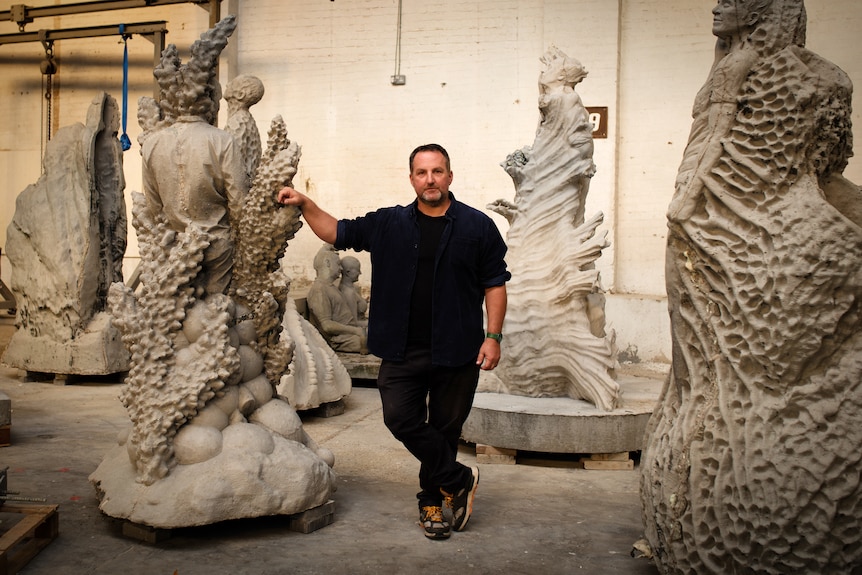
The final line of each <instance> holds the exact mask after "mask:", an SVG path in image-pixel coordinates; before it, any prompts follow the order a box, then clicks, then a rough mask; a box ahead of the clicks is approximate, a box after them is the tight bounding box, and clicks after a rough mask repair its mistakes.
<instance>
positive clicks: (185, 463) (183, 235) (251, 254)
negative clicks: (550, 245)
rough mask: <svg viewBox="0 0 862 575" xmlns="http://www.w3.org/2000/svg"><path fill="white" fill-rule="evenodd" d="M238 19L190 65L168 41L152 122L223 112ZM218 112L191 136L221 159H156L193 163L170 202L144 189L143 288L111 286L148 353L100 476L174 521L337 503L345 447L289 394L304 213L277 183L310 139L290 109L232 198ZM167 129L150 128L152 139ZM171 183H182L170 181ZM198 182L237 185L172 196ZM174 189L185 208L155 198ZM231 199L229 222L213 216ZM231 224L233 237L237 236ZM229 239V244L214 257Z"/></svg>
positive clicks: (140, 207)
mask: <svg viewBox="0 0 862 575" xmlns="http://www.w3.org/2000/svg"><path fill="white" fill-rule="evenodd" d="M235 25H236V23H235V18H234V17H233V16H228V17H227V18H225V19H224V20H222V21H221V22H220V23H219V24H218V25H216V27H215V28H214V29H213V30H210V31H208V32H206V33H204V35H203V36H202V37H201V39H200V41H199V42H196V43H195V45H194V46H193V47H192V51H191V53H192V56H191V59H190V61H189V63H188V64H187V65H184V66H180V65H179V60H178V58H177V57H176V48H175V47H173V46H169V47H168V48H167V49H166V50H165V51H164V52H163V54H162V63H161V65H160V66H159V67H157V68H156V71H155V74H156V77H157V78H158V79H159V84H160V86H161V88H162V94H161V98H160V101H159V104H158V105H157V106H156V107H155V108H151V109H150V110H151V111H152V110H155V111H157V112H158V115H157V118H158V119H156V120H155V121H152V122H149V123H147V124H146V125H147V126H148V127H151V129H154V130H157V131H159V130H170V129H171V126H172V125H173V124H172V123H171V119H172V118H173V120H174V121H177V122H183V121H184V120H183V119H182V118H183V117H184V116H188V115H190V114H197V115H198V117H199V118H202V119H206V118H212V117H214V116H213V110H214V109H215V108H216V107H215V106H214V104H213V103H212V102H211V101H210V99H211V98H213V97H214V95H215V94H217V93H218V90H217V88H216V87H214V86H213V84H212V83H213V82H214V81H215V80H214V76H213V70H214V63H215V60H216V59H217V57H218V54H219V53H220V52H221V50H222V49H223V48H224V46H225V45H226V43H227V39H228V37H229V36H230V34H231V33H232V32H233V30H234V27H235ZM206 126H209V124H207V123H206V122H201V123H200V125H199V126H198V127H196V128H194V131H193V132H189V133H187V134H184V135H183V137H185V136H188V135H189V134H195V135H197V136H199V137H200V138H201V139H200V140H199V141H196V142H192V143H191V144H190V145H197V146H200V147H201V148H202V149H206V150H209V151H210V153H211V154H213V156H214V157H213V158H212V159H211V160H209V163H201V164H200V165H174V164H172V163H171V159H170V156H165V155H162V154H145V155H144V157H145V161H146V160H150V161H154V162H155V164H154V165H146V164H145V170H147V169H149V170H151V171H152V172H154V173H158V174H163V173H164V171H168V170H176V171H179V170H184V172H183V177H182V178H175V177H173V176H170V177H166V178H160V179H159V180H158V183H159V184H161V187H157V188H154V189H152V190H150V192H151V194H158V195H159V198H158V200H160V202H159V201H156V202H154V201H151V199H150V198H148V199H145V198H144V196H143V195H142V194H135V195H134V201H135V205H134V210H133V215H134V221H133V223H134V224H135V229H136V230H137V232H138V242H139V246H140V250H141V289H140V291H139V292H133V291H132V290H131V289H129V288H128V287H127V286H124V285H122V284H120V283H115V284H114V285H112V286H111V290H110V298H109V299H110V306H111V313H112V315H113V318H114V323H115V324H116V325H117V326H118V327H119V328H120V330H121V331H122V334H123V341H124V343H126V345H127V346H128V347H129V349H130V350H131V355H132V362H131V363H132V367H131V369H130V371H129V377H128V378H127V381H126V385H125V386H124V389H123V391H122V393H121V396H120V399H121V400H122V402H123V404H124V405H125V407H126V409H127V411H128V413H129V417H130V419H131V424H132V425H131V429H130V430H128V431H124V432H123V433H121V434H120V437H119V438H118V446H117V447H116V448H114V449H113V450H112V451H110V452H109V453H108V454H107V455H106V456H105V458H104V459H103V461H102V463H101V464H100V465H99V467H98V468H97V469H96V471H95V472H93V474H92V475H91V476H90V481H91V482H92V483H93V484H94V485H95V486H96V488H97V489H98V491H99V495H100V497H101V504H100V508H101V510H102V511H103V512H105V513H106V514H108V515H111V516H113V517H118V518H122V519H127V520H129V521H132V522H134V523H140V524H145V525H150V526H153V527H159V528H174V527H183V526H191V525H203V524H208V523H215V522H219V521H224V520H228V519H238V518H244V517H258V516H267V515H276V514H281V515H290V514H295V513H299V512H302V511H305V510H307V509H311V508H314V507H318V506H320V505H323V504H325V503H326V502H327V501H329V499H330V497H331V495H332V492H333V491H334V478H335V476H334V473H333V472H332V470H331V466H332V464H333V456H332V453H331V452H329V451H328V450H326V449H323V448H320V447H319V446H318V445H317V444H316V443H315V442H314V441H313V440H312V439H311V438H310V437H309V436H308V435H307V434H306V433H305V430H304V429H303V427H302V421H301V420H300V419H299V417H298V415H297V414H296V411H295V410H294V408H293V407H292V406H291V405H290V404H289V403H288V402H287V401H285V400H284V398H282V397H279V396H277V395H276V394H275V383H276V382H278V380H279V378H280V377H281V376H282V374H284V373H285V372H286V371H287V368H288V365H290V363H291V361H292V359H293V351H294V343H293V341H292V340H291V339H290V338H289V337H282V328H281V318H282V316H283V314H284V312H285V309H286V307H287V294H288V289H289V284H288V282H287V280H286V278H285V277H284V275H283V274H282V273H281V272H280V271H279V270H278V261H279V259H280V258H281V256H283V255H284V251H285V247H286V244H287V240H289V239H292V238H293V237H294V235H295V233H296V231H297V230H298V229H299V227H300V225H301V224H300V221H299V213H298V210H296V209H293V208H282V207H280V206H279V205H278V204H276V202H275V200H274V198H275V193H276V192H277V190H278V189H279V188H280V186H282V185H284V183H285V182H290V181H291V179H292V177H293V176H294V175H295V174H296V166H297V163H298V161H299V156H300V149H299V146H298V145H296V144H295V143H293V142H291V141H290V140H289V139H288V138H287V131H286V129H285V127H284V123H283V121H282V120H281V118H276V119H275V120H274V121H273V123H272V127H271V129H270V134H269V140H268V147H267V150H266V153H265V154H264V155H263V157H262V158H261V163H260V165H259V167H258V169H257V172H256V177H255V181H254V185H253V186H252V188H251V190H249V191H248V193H247V194H246V195H244V196H242V197H230V195H229V193H228V192H226V190H225V187H226V186H227V185H229V184H228V183H226V182H225V181H223V180H220V179H219V178H218V177H217V176H216V174H219V173H222V172H227V171H229V170H230V169H231V167H230V166H222V165H218V162H219V161H225V162H227V161H230V159H231V158H234V159H238V156H236V155H224V154H222V151H223V150H225V149H226V148H225V147H223V146H222V144H223V143H224V142H225V140H224V137H227V139H228V141H229V142H233V138H232V137H231V136H229V135H227V134H226V133H225V132H222V131H220V130H217V129H216V128H214V127H212V126H210V128H211V129H207V128H206ZM159 138H160V134H158V133H157V134H149V135H147V136H145V137H144V138H143V141H144V147H145V148H147V147H149V146H153V145H155V143H157V142H158V141H159ZM166 145H167V144H166ZM228 145H230V144H228ZM166 158H167V159H166ZM179 159H180V158H179V157H175V160H174V161H179ZM207 178H211V179H207ZM243 179H244V177H243ZM164 182H169V183H174V182H176V183H177V184H176V185H177V187H176V188H170V187H167V188H168V189H165V188H166V186H164ZM184 186H188V187H189V189H194V190H196V191H200V190H205V189H206V190H208V189H212V190H214V191H216V192H217V193H219V195H220V196H221V199H220V198H219V197H216V196H209V197H208V199H209V200H210V201H212V202H214V205H212V206H208V205H206V204H199V205H193V204H192V203H190V202H185V203H184V202H181V201H175V200H176V199H175V198H170V197H168V195H169V194H182V193H183V190H184V189H186V188H185V187H184ZM151 197H152V196H151ZM191 197H192V196H191V195H189V196H188V197H187V199H188V198H191ZM197 199H198V200H200V197H199V198H197ZM169 202H173V203H172V204H171V206H172V208H173V209H172V210H165V211H164V212H163V211H162V210H154V209H153V207H154V205H156V206H158V205H164V204H165V203H169ZM225 210H227V213H226V218H227V219H228V221H229V222H230V224H231V225H230V227H229V233H230V235H229V237H228V236H226V235H225V233H224V229H223V227H213V226H211V225H210V224H211V223H212V222H213V221H217V222H220V220H219V218H218V217H215V218H212V217H211V216H212V215H213V214H216V216H218V215H219V214H222V213H223V212H224V211H225ZM172 212H173V213H172ZM171 216H175V217H171ZM178 223H179V224H180V225H178ZM219 226H220V224H219ZM177 228H179V229H177ZM226 237H227V239H230V240H231V243H232V244H233V247H232V249H229V250H228V249H225V246H226V245H227V244H225V243H224V240H225V239H226ZM216 241H218V242H221V243H219V244H218V245H217V246H216V250H212V249H211V248H212V247H213V243H214V242H216ZM214 252H215V253H217V254H218V255H219V257H217V258H211V257H210V256H212V255H213V253H214ZM214 269H216V270H220V271H219V273H218V274H213V273H212V272H213V270H214ZM221 270H225V271H227V278H229V279H228V281H229V284H228V285H227V286H226V287H225V293H221V292H219V291H217V289H216V288H217V287H218V285H219V284H220V283H221V280H220V279H219V278H223V277H224V276H223V274H222V273H221ZM201 278H203V280H202V279H201ZM216 279H219V281H214V280H216Z"/></svg>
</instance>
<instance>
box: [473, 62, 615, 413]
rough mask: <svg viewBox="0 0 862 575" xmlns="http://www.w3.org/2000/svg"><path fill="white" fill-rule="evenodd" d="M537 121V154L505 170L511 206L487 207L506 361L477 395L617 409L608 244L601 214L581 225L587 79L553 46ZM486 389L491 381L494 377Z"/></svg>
mask: <svg viewBox="0 0 862 575" xmlns="http://www.w3.org/2000/svg"><path fill="white" fill-rule="evenodd" d="M542 63H543V64H544V65H545V68H544V70H543V71H542V73H541V75H540V77H539V85H540V89H541V94H540V97H539V111H540V112H541V120H540V122H539V127H538V129H537V131H536V139H535V142H534V143H533V146H532V147H530V146H527V147H525V148H523V149H521V150H518V151H516V152H514V153H513V154H510V155H509V157H508V158H507V159H506V162H505V163H503V167H504V168H505V170H506V172H507V173H508V174H509V175H510V176H511V177H512V180H513V181H514V183H515V190H516V193H515V200H514V202H508V201H506V200H497V201H496V202H495V203H493V204H491V205H489V206H488V208H489V209H491V210H493V211H495V212H497V213H499V214H501V215H503V216H505V217H506V218H507V219H508V220H509V224H510V227H509V231H508V234H507V236H506V243H507V244H508V247H509V251H508V253H507V257H506V260H507V262H508V264H509V267H510V269H511V270H512V281H510V282H509V284H508V287H507V291H508V300H509V307H508V309H509V311H508V312H507V314H506V325H505V330H506V353H504V354H503V357H502V358H501V360H500V364H499V366H498V367H497V369H496V370H495V372H494V374H495V375H496V376H497V378H498V382H495V383H492V384H483V388H482V389H481V390H482V391H499V392H503V393H511V394H513V395H524V396H530V397H571V398H574V399H585V400H587V401H590V402H592V403H594V404H595V405H596V406H598V407H599V408H601V409H604V410H612V409H613V408H614V407H616V406H617V404H618V403H619V395H620V392H619V385H618V384H617V383H616V381H615V379H614V369H615V367H616V365H617V359H616V346H615V345H614V337H613V334H611V335H610V336H609V335H607V334H606V333H605V320H604V296H603V292H602V289H601V281H600V278H599V273H598V271H597V270H596V269H595V265H594V262H595V261H596V260H597V259H598V258H599V257H600V256H601V252H602V249H603V248H605V247H607V246H608V241H607V240H606V238H605V234H601V235H600V236H598V237H596V235H595V233H596V229H597V227H598V226H599V225H600V224H601V223H602V220H603V217H602V214H601V213H599V214H596V215H595V216H594V217H592V218H590V219H589V220H586V221H585V220H584V211H585V210H584V204H585V202H586V196H587V191H588V190H589V183H590V178H591V177H592V176H593V174H594V173H595V166H594V164H593V160H592V156H593V140H592V124H591V123H590V120H589V115H588V114H587V111H586V109H585V108H584V105H583V103H582V102H581V98H580V96H579V95H578V93H577V92H576V91H575V85H576V84H578V83H579V82H580V81H581V80H583V78H584V77H586V75H587V72H586V70H585V69H584V68H583V66H581V64H580V63H579V62H578V61H577V60H574V59H572V58H569V57H567V56H566V55H565V54H564V53H563V52H561V51H560V50H559V49H557V48H552V49H550V50H548V52H547V53H546V54H545V55H544V56H543V57H542ZM486 381H491V382H494V379H493V378H487V379H486Z"/></svg>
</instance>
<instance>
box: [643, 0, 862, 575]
mask: <svg viewBox="0 0 862 575" xmlns="http://www.w3.org/2000/svg"><path fill="white" fill-rule="evenodd" d="M772 9H773V10H774V11H775V12H774V13H773V14H772V16H771V18H767V19H766V23H765V25H767V26H768V25H772V26H777V25H778V24H782V25H784V26H787V24H788V22H792V23H795V26H796V27H792V26H791V28H792V29H790V30H789V31H788V32H787V33H786V34H785V35H784V36H783V38H784V40H785V42H784V43H783V44H782V35H781V34H780V33H777V32H773V33H772V34H771V35H770V34H766V35H762V34H761V35H755V38H760V39H761V40H762V42H761V45H759V46H754V47H751V48H749V49H750V50H751V52H752V53H751V54H745V53H742V54H734V53H731V54H730V55H728V56H726V57H725V60H724V61H720V62H719V63H718V64H717V65H716V67H715V68H714V72H713V74H712V75H711V77H710V79H709V81H708V83H707V86H705V88H704V89H705V90H706V91H707V96H708V97H703V98H702V97H700V96H699V97H698V101H697V102H696V105H695V116H694V122H695V125H694V127H693V129H692V139H691V140H690V142H689V147H688V149H687V150H686V155H685V158H684V160H683V164H682V166H681V169H680V177H679V178H678V186H679V187H678V189H677V194H676V195H675V197H674V200H673V201H672V203H671V208H670V209H669V214H668V221H669V235H668V251H667V267H666V269H667V286H668V300H669V308H670V315H671V326H672V337H673V348H674V355H673V362H672V367H671V373H670V376H669V378H668V381H667V382H666V384H665V387H664V389H663V391H662V395H661V397H660V399H659V405H658V407H657V409H656V411H655V413H654V415H653V417H652V419H651V421H650V425H649V429H648V438H647V447H646V449H645V450H644V453H643V457H642V478H641V495H642V503H643V507H644V509H643V519H644V527H645V532H646V539H647V540H648V541H649V544H650V547H651V548H652V551H653V556H654V558H655V561H656V563H657V565H658V566H659V568H660V570H661V572H662V573H667V574H671V573H673V574H683V573H698V574H701V573H768V574H781V573H795V572H796V573H850V572H852V569H853V568H854V567H858V566H859V565H860V564H862V481H860V477H862V453H860V450H859V445H860V442H862V426H860V425H859V424H858V422H859V418H860V416H862V309H860V308H862V304H860V302H862V272H860V269H862V227H860V222H859V221H858V219H854V218H853V217H850V215H849V214H848V213H846V212H844V211H842V210H841V209H838V208H837V207H836V205H834V204H833V203H832V202H830V201H828V200H827V196H826V194H825V193H824V189H823V187H824V185H825V184H824V182H826V181H829V180H830V179H835V178H836V176H839V175H840V172H841V170H843V168H844V167H845V166H846V161H847V157H848V156H849V155H850V154H851V149H850V143H851V131H850V101H851V91H852V88H851V84H850V82H849V79H848V78H847V76H846V75H845V74H844V73H843V72H842V71H841V70H839V69H838V68H836V67H835V66H834V65H832V64H831V63H829V62H826V61H824V60H822V59H821V58H819V57H818V56H817V55H815V54H813V53H811V52H809V51H807V50H806V49H805V48H803V47H802V46H800V45H798V43H797V42H796V41H798V40H799V39H800V38H802V37H804V33H800V31H799V22H800V20H801V21H802V23H803V24H804V9H803V8H802V3H801V2H799V1H798V0H774V1H773V3H772ZM803 28H804V27H803ZM735 81H737V84H736V85H738V86H739V90H738V92H735V93H734V94H732V96H733V97H732V98H727V99H723V98H722V96H721V93H720V92H721V88H722V86H730V85H735V84H734V82H735ZM711 109H712V113H710V111H711ZM716 112H718V113H716ZM722 112H723V113H722ZM691 158H697V164H696V165H695V164H694V163H691V162H690V161H689V160H690V159H691ZM845 182H846V181H845ZM845 187H846V190H845V191H846V193H847V194H849V195H850V197H858V198H859V199H862V193H860V190H859V187H858V186H855V185H852V184H850V183H849V182H847V183H846V184H845Z"/></svg>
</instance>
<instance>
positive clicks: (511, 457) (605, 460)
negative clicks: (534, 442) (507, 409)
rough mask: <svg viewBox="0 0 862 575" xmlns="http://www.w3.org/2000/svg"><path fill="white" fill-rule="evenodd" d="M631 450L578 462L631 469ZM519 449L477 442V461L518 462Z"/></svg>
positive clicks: (595, 467) (589, 466)
mask: <svg viewBox="0 0 862 575" xmlns="http://www.w3.org/2000/svg"><path fill="white" fill-rule="evenodd" d="M629 455H630V454H629V452H628V451H624V452H622V453H593V454H590V455H588V456H587V457H582V458H581V459H580V461H579V462H578V463H579V464H580V465H582V466H583V468H584V469H587V470H605V471H610V470H614V471H622V470H625V471H631V470H633V469H634V461H633V460H632V459H631V458H630V457H629ZM517 458H518V450H517V449H507V448H503V447H493V446H491V445H484V444H481V443H477V444H476V463H488V464H508V465H514V464H516V463H517V461H518V460H517Z"/></svg>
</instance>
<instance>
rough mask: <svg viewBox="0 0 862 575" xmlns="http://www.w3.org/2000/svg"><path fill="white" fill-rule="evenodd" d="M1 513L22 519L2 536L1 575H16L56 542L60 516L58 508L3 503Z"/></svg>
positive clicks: (0, 541)
mask: <svg viewBox="0 0 862 575" xmlns="http://www.w3.org/2000/svg"><path fill="white" fill-rule="evenodd" d="M0 513H14V514H20V515H23V517H22V518H21V519H20V521H18V522H17V523H15V524H14V525H12V527H11V528H9V529H8V530H5V531H2V535H0V575H14V574H15V573H17V572H18V571H20V570H21V569H22V568H23V567H24V566H25V565H26V564H27V563H28V562H29V561H30V559H32V558H33V557H35V556H36V555H37V554H38V553H39V551H41V550H42V549H44V548H45V547H47V546H48V544H49V543H51V541H53V540H54V539H56V538H57V535H58V534H59V532H60V516H59V514H58V512H57V506H56V505H43V504H33V503H17V502H8V501H6V502H0Z"/></svg>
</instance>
